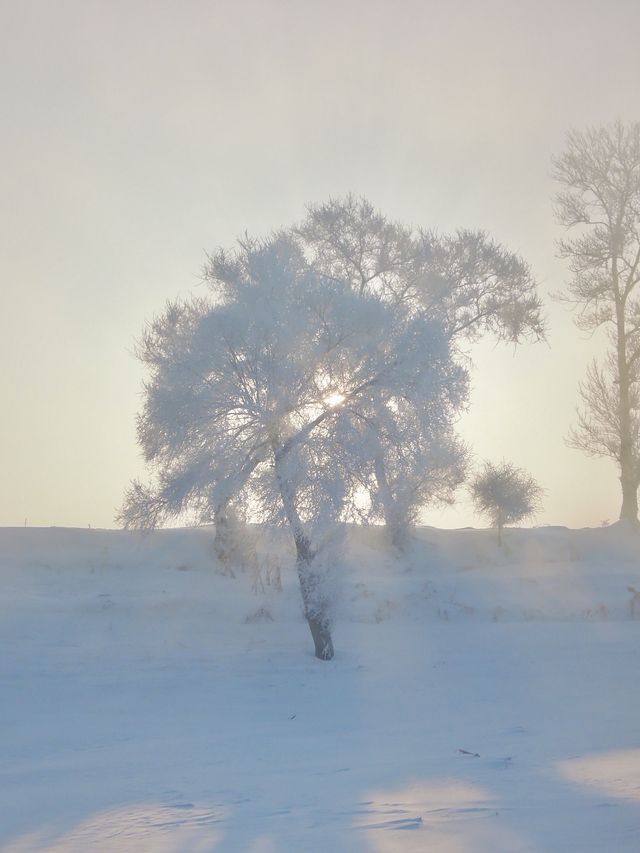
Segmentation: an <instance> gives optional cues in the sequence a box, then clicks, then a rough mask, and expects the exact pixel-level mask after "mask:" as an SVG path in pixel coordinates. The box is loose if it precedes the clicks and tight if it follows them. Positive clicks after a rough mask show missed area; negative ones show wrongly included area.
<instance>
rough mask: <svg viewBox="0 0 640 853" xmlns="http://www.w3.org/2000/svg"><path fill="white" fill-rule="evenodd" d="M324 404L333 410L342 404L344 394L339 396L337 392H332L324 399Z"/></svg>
mask: <svg viewBox="0 0 640 853" xmlns="http://www.w3.org/2000/svg"><path fill="white" fill-rule="evenodd" d="M324 401H325V403H326V404H327V406H329V408H331V409H333V408H335V407H336V406H339V405H340V404H341V403H344V401H345V396H344V394H340V392H339V391H333V392H332V393H331V394H329V395H328V396H326V397H325V398H324Z"/></svg>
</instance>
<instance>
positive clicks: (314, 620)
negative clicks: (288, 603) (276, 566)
mask: <svg viewBox="0 0 640 853" xmlns="http://www.w3.org/2000/svg"><path fill="white" fill-rule="evenodd" d="M299 546H300V543H299V542H298V541H296V554H297V560H296V568H297V570H298V579H299V581H300V592H301V593H302V605H303V607H304V615H305V619H306V620H307V624H308V625H309V630H310V631H311V636H312V637H313V644H314V647H315V655H316V657H317V658H318V659H319V660H331V658H332V657H333V641H332V639H331V622H330V620H329V617H328V614H327V608H326V604H325V603H324V601H323V596H322V592H321V591H320V590H319V578H318V576H317V575H316V574H315V572H314V571H313V565H312V564H313V556H307V554H308V553H309V551H308V542H305V543H304V544H303V547H302V548H301V547H299ZM303 554H304V555H303Z"/></svg>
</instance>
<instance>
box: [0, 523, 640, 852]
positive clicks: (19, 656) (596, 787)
mask: <svg viewBox="0 0 640 853" xmlns="http://www.w3.org/2000/svg"><path fill="white" fill-rule="evenodd" d="M212 538H213V534H212V530H211V528H209V527H204V528H199V529H191V530H179V529H178V530H163V531H157V532H154V533H151V534H149V535H147V536H142V535H141V534H138V533H131V532H125V531H90V530H86V531H82V530H68V529H56V528H53V529H1V530H0V570H1V571H2V598H1V600H0V607H1V608H2V614H1V618H0V638H1V641H2V648H3V651H4V654H3V656H2V664H1V667H2V670H1V677H2V685H3V691H2V702H1V703H0V722H1V725H0V732H1V737H0V767H1V773H2V790H1V796H0V851H2V853H30V851H49V853H52V851H55V852H56V853H62V851H64V853H75V851H87V850H99V851H109V853H111V851H127V852H128V851H154V853H190V851H193V853H205V851H216V853H218V851H220V853H222V851H252V853H267V851H270V852H271V851H286V852H287V853H291V851H311V853H315V851H318V853H320V852H321V851H322V853H326V851H356V853H357V851H371V853H387V851H393V853H413V852H415V853H417V851H437V853H495V851H504V853H521V851H522V853H524V852H525V851H526V853H533V851H537V852H538V853H539V852H540V851H545V853H550V851H557V853H560V851H563V852H564V851H569V850H571V851H613V850H615V851H620V853H624V851H629V853H631V851H634V852H635V851H637V850H638V839H639V837H640V748H639V743H638V726H637V708H638V700H639V698H640V697H639V695H638V694H639V692H640V688H639V687H638V685H639V684H640V679H639V678H638V674H639V673H638V668H639V662H638V653H637V649H638V640H639V634H640V606H639V607H638V608H636V607H635V606H634V601H635V599H634V595H635V593H634V591H633V590H635V589H638V588H640V583H639V580H640V578H639V575H640V568H639V563H638V557H639V556H640V546H639V544H638V539H637V537H636V535H634V534H633V532H632V531H629V530H626V529H625V528H624V526H621V525H616V526H614V527H611V528H606V529H599V530H581V531H571V530H567V529H564V528H545V529H539V530H507V531H506V532H505V544H504V547H503V548H502V549H500V548H498V547H497V545H496V543H495V541H494V539H495V537H494V535H493V532H492V531H475V530H460V531H437V530H432V529H422V530H420V531H419V534H418V537H417V541H416V543H415V546H414V548H413V550H412V552H411V554H410V555H408V556H407V558H406V560H405V561H399V560H397V559H396V558H395V557H394V556H393V555H392V554H391V552H389V551H387V550H385V546H384V541H385V539H384V536H383V533H382V531H381V529H379V528H376V527H370V528H350V529H349V530H348V531H347V549H346V557H345V565H344V566H342V567H341V571H340V572H339V577H340V588H339V590H337V591H336V600H335V604H334V620H335V622H334V633H335V638H336V649H337V653H336V657H335V659H334V660H333V661H332V662H330V663H326V662H320V661H317V660H316V659H315V658H314V657H313V656H312V651H311V649H310V644H309V639H308V631H307V627H306V625H305V623H304V620H303V618H302V610H301V603H300V593H299V588H298V584H297V579H296V577H295V571H294V556H295V555H294V554H293V550H292V547H291V545H290V544H289V539H288V538H287V536H286V535H285V532H284V531H268V530H265V529H255V530H253V531H252V537H248V538H252V541H253V543H254V548H253V558H252V559H251V560H247V565H246V567H245V568H243V567H242V566H236V567H235V577H231V576H229V575H226V576H223V575H221V574H220V573H218V572H217V571H216V565H215V562H214V558H213V556H212ZM280 586H281V587H282V589H281V591H280Z"/></svg>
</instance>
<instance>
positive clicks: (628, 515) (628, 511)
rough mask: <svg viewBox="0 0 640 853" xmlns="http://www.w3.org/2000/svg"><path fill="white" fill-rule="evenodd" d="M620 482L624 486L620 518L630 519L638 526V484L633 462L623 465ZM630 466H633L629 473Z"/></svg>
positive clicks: (622, 519)
mask: <svg viewBox="0 0 640 853" xmlns="http://www.w3.org/2000/svg"><path fill="white" fill-rule="evenodd" d="M621 468H622V473H621V474H620V484H621V486H622V507H621V509H620V520H621V521H628V522H630V523H631V524H633V525H634V527H637V526H638V484H637V481H636V478H635V474H634V472H633V468H632V464H631V465H625V466H624V467H622V466H621ZM629 468H632V470H631V473H629Z"/></svg>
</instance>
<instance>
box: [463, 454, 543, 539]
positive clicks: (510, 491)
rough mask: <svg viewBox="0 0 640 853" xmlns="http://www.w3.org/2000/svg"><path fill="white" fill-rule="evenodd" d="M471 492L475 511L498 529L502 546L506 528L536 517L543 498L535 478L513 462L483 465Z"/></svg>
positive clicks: (473, 480) (471, 487)
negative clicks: (506, 525) (503, 532)
mask: <svg viewBox="0 0 640 853" xmlns="http://www.w3.org/2000/svg"><path fill="white" fill-rule="evenodd" d="M470 492H471V497H472V499H473V504H474V506H475V509H476V511H477V512H479V513H480V514H481V515H484V516H486V517H487V518H488V519H489V520H490V521H491V524H492V525H493V527H495V528H497V531H498V544H499V545H502V529H503V527H504V526H505V524H518V523H519V522H520V521H524V520H525V519H527V518H531V517H532V516H534V515H535V514H536V513H537V512H538V510H539V508H540V500H541V498H542V495H543V490H542V489H541V488H540V486H539V485H538V484H537V483H536V481H535V480H534V479H533V477H532V476H531V475H530V474H528V473H527V472H526V471H525V470H524V469H523V468H516V466H515V465H512V464H511V463H510V462H501V463H500V464H494V463H492V462H484V464H483V466H482V468H481V470H480V471H479V472H478V473H477V474H476V475H475V477H474V478H473V479H472V481H471V483H470Z"/></svg>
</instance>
